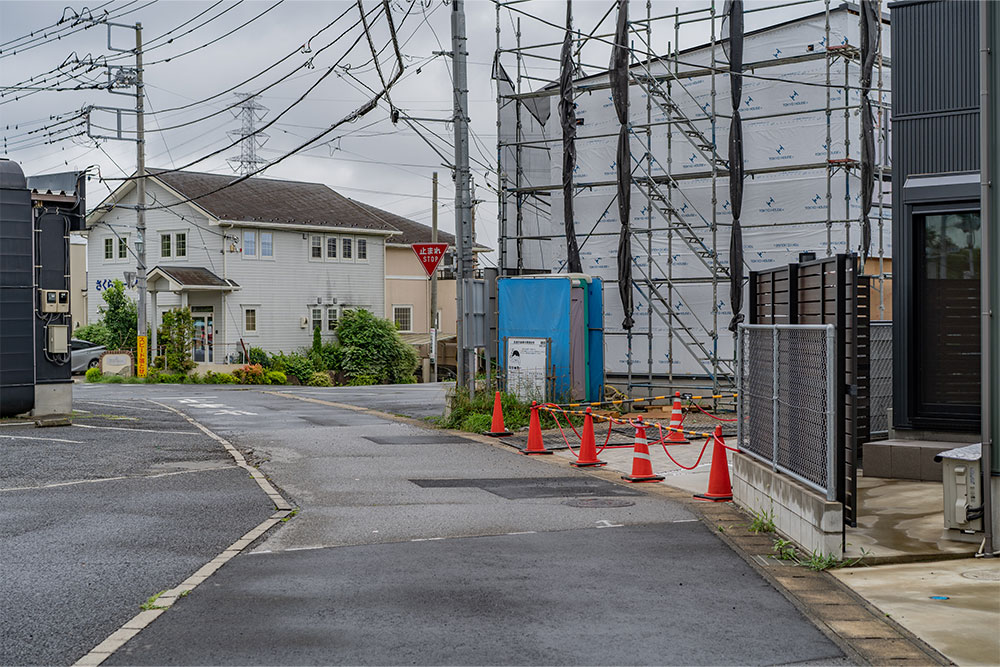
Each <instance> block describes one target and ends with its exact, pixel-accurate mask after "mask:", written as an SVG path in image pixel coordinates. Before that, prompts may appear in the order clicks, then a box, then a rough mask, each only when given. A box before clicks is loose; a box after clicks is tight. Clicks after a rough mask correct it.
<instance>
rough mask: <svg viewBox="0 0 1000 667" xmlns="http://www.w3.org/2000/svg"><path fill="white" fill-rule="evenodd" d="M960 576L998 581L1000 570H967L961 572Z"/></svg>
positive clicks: (999, 579)
mask: <svg viewBox="0 0 1000 667" xmlns="http://www.w3.org/2000/svg"><path fill="white" fill-rule="evenodd" d="M962 576H963V577H965V578H966V579H977V580H979V581H1000V570H969V571H967V572H963V573H962Z"/></svg>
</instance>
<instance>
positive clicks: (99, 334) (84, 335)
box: [73, 322, 111, 347]
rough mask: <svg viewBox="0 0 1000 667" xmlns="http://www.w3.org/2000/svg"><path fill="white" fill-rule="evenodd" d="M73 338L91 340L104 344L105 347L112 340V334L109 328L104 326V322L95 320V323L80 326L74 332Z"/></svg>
mask: <svg viewBox="0 0 1000 667" xmlns="http://www.w3.org/2000/svg"><path fill="white" fill-rule="evenodd" d="M73 338H79V339H80V340H85V341H89V342H91V343H93V344H94V345H104V346H105V347H107V346H108V343H110V342H111V334H110V333H109V332H108V328H107V327H106V326H104V322H94V323H93V324H88V325H86V326H83V327H80V328H79V329H77V330H76V331H74V332H73Z"/></svg>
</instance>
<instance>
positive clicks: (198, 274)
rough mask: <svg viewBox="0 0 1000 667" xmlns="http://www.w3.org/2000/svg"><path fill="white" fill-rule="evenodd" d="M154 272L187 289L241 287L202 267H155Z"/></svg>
mask: <svg viewBox="0 0 1000 667" xmlns="http://www.w3.org/2000/svg"><path fill="white" fill-rule="evenodd" d="M152 271H160V272H162V273H165V274H166V275H168V276H170V277H171V278H173V279H174V280H176V281H177V282H178V283H180V284H181V285H184V286H185V287H239V285H237V284H236V283H234V282H233V281H231V280H224V279H222V278H220V277H219V276H217V275H215V274H214V273H212V272H211V271H209V270H208V269H206V268H203V267H200V266H160V265H157V266H154V267H153V268H152Z"/></svg>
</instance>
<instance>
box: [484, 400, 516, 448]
mask: <svg viewBox="0 0 1000 667" xmlns="http://www.w3.org/2000/svg"><path fill="white" fill-rule="evenodd" d="M483 435H489V436H492V437H494V438H500V437H503V436H505V435H514V434H513V433H511V432H510V431H508V430H507V427H505V426H504V425H503V405H501V404H500V392H499V391H498V392H497V393H496V396H495V397H494V398H493V423H492V424H491V425H490V430H489V431H486V432H485V433H483Z"/></svg>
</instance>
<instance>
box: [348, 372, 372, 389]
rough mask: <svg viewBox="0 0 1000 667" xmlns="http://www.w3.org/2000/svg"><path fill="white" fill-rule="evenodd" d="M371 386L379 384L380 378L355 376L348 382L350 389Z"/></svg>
mask: <svg viewBox="0 0 1000 667" xmlns="http://www.w3.org/2000/svg"><path fill="white" fill-rule="evenodd" d="M370 384H378V378H377V377H375V376H374V375H354V376H352V377H351V379H350V380H348V381H347V386H348V387H365V386H368V385H370Z"/></svg>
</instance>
